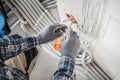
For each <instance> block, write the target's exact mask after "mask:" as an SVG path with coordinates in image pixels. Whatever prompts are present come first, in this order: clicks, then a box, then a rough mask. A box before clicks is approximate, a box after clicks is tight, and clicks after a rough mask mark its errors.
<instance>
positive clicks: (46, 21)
mask: <svg viewBox="0 0 120 80" xmlns="http://www.w3.org/2000/svg"><path fill="white" fill-rule="evenodd" d="M27 1H28V2H29V4H31V6H32V7H33V8H34V10H35V12H36V13H37V14H38V15H39V17H41V14H40V12H39V10H38V9H37V7H36V6H35V5H34V4H33V3H32V2H31V0H27ZM43 17H44V15H43V16H42V17H41V18H43ZM43 21H44V22H45V24H48V23H49V21H48V20H46V19H45V18H43Z"/></svg>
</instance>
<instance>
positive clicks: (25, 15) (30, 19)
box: [11, 0, 35, 30]
mask: <svg viewBox="0 0 120 80" xmlns="http://www.w3.org/2000/svg"><path fill="white" fill-rule="evenodd" d="M11 2H12V4H13V5H14V6H15V7H16V8H17V9H18V10H19V11H20V12H21V13H22V15H23V16H24V17H25V19H26V20H27V21H28V23H29V24H30V25H31V26H34V22H33V20H32V18H30V17H28V16H30V15H29V14H27V11H26V10H24V8H23V7H22V5H21V4H20V3H19V4H16V3H15V2H14V1H13V0H11ZM19 6H21V8H20V7H19ZM22 10H23V11H22ZM24 11H25V13H24ZM34 30H35V29H34Z"/></svg>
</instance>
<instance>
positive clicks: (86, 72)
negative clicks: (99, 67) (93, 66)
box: [75, 65, 96, 80]
mask: <svg viewBox="0 0 120 80" xmlns="http://www.w3.org/2000/svg"><path fill="white" fill-rule="evenodd" d="M75 69H76V70H78V71H80V72H83V73H85V75H86V76H87V77H88V78H89V79H90V80H96V79H95V78H94V77H93V76H92V75H91V74H90V73H89V72H88V71H87V70H85V69H84V68H83V67H81V66H80V65H76V67H75Z"/></svg>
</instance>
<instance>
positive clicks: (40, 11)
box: [31, 0, 53, 24]
mask: <svg viewBox="0 0 120 80" xmlns="http://www.w3.org/2000/svg"><path fill="white" fill-rule="evenodd" d="M31 1H32V3H33V4H34V5H35V6H36V8H37V10H38V11H39V13H41V14H42V15H43V16H44V18H45V19H46V20H47V21H48V22H49V23H50V24H51V23H53V22H52V21H51V20H50V19H49V18H48V16H46V15H45V12H43V11H42V10H41V8H40V7H39V6H38V4H36V2H35V1H34V0H31Z"/></svg>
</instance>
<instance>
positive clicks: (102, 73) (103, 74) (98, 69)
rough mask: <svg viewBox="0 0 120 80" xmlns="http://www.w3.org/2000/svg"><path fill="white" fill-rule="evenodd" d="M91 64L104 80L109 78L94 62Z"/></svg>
mask: <svg viewBox="0 0 120 80" xmlns="http://www.w3.org/2000/svg"><path fill="white" fill-rule="evenodd" d="M92 66H93V67H94V68H95V69H96V70H97V71H98V72H99V73H100V74H101V75H102V76H103V77H104V78H105V79H106V80H111V79H110V78H109V77H108V76H106V74H105V73H104V72H103V71H102V70H101V69H100V68H99V67H98V66H96V65H95V64H94V63H92Z"/></svg>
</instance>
